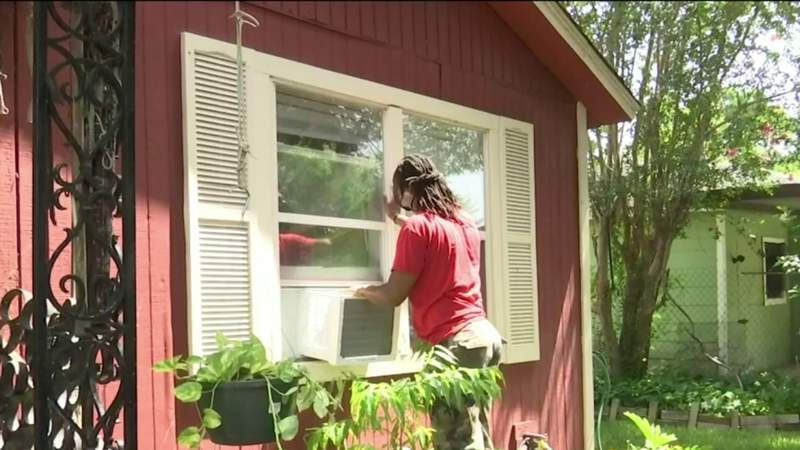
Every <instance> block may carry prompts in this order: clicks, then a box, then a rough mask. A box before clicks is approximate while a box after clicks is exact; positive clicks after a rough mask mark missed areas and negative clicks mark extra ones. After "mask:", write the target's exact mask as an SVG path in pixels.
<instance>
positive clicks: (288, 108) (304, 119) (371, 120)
mask: <svg viewBox="0 0 800 450" xmlns="http://www.w3.org/2000/svg"><path fill="white" fill-rule="evenodd" d="M277 113H278V190H279V192H280V194H279V195H280V199H279V200H280V201H279V203H280V211H281V212H288V213H296V214H310V215H315V216H328V217H342V218H349V219H364V220H376V221H382V220H383V215H382V214H383V213H382V207H383V204H382V195H383V134H382V112H381V111H380V110H377V109H373V108H368V107H364V106H356V105H349V104H344V103H343V102H341V101H338V100H334V99H330V98H324V97H320V96H314V97H310V96H308V95H305V94H303V95H299V94H296V93H293V92H289V91H282V92H279V93H278V103H277Z"/></svg>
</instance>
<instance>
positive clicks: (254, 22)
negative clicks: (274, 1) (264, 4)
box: [230, 1, 261, 28]
mask: <svg viewBox="0 0 800 450" xmlns="http://www.w3.org/2000/svg"><path fill="white" fill-rule="evenodd" d="M234 3H235V8H234V11H233V14H231V16H230V17H231V18H232V19H236V21H237V22H238V23H243V24H245V25H250V26H251V27H253V28H258V27H260V26H261V23H260V22H259V21H258V19H256V18H255V17H253V15H252V14H250V13H248V12H246V11H244V10H243V9H241V7H240V6H239V2H238V1H236V2H234Z"/></svg>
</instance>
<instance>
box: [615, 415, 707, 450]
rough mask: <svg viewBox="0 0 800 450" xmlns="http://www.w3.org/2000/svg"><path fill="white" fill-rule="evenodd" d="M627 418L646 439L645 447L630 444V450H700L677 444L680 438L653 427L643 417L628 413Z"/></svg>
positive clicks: (656, 426)
mask: <svg viewBox="0 0 800 450" xmlns="http://www.w3.org/2000/svg"><path fill="white" fill-rule="evenodd" d="M625 416H626V417H627V418H628V419H630V420H631V422H633V424H634V425H635V426H636V428H637V429H638V430H639V432H640V433H641V434H642V437H644V446H638V445H634V444H631V443H630V442H629V443H628V449H629V450H700V447H697V446H691V447H682V446H680V445H677V444H675V442H677V440H678V438H677V437H675V435H674V434H670V433H665V432H663V431H661V427H660V426H658V425H653V424H651V423H650V422H648V421H647V419H645V418H643V417H639V416H637V415H636V414H633V413H629V412H626V413H625Z"/></svg>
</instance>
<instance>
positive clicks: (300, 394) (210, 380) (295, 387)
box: [153, 334, 344, 449]
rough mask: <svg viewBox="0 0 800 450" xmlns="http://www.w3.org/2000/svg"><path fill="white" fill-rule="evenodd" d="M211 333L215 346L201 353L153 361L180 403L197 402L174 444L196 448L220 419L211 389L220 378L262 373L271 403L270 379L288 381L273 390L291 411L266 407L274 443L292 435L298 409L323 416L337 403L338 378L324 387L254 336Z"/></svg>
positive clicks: (339, 402)
mask: <svg viewBox="0 0 800 450" xmlns="http://www.w3.org/2000/svg"><path fill="white" fill-rule="evenodd" d="M216 339H217V347H218V349H217V351H216V352H214V353H212V354H210V355H208V356H206V357H201V356H188V357H184V356H176V357H174V358H169V359H166V360H164V361H161V362H159V363H157V364H155V366H154V368H153V369H154V370H155V371H156V372H164V373H171V374H173V375H174V376H175V378H176V380H177V381H178V383H179V384H177V386H176V388H175V397H176V398H177V399H178V400H180V401H181V402H184V403H194V404H195V406H196V407H197V412H198V415H199V418H200V425H199V426H189V427H186V428H184V429H183V430H182V431H181V432H180V434H179V435H178V443H179V444H181V445H184V446H187V447H189V448H198V447H199V446H200V443H201V442H202V440H203V438H204V437H205V435H206V433H207V430H210V429H214V428H217V427H219V426H221V425H222V417H221V416H220V414H219V413H218V412H217V411H215V410H214V394H215V391H216V389H217V387H218V386H219V385H220V384H222V383H226V382H231V381H246V380H259V379H263V380H264V381H265V382H266V386H267V388H266V389H264V391H265V392H264V395H265V396H267V397H268V400H269V402H268V403H267V404H268V405H275V404H276V403H275V402H273V392H275V391H277V388H276V386H275V385H274V384H273V383H275V382H277V381H278V380H280V381H282V382H283V383H286V384H288V385H289V386H290V387H289V388H288V389H287V390H286V391H284V392H280V391H278V392H279V393H280V396H281V398H282V400H281V402H282V403H283V404H285V405H290V406H296V408H289V410H290V411H291V412H290V413H288V414H283V415H282V416H281V417H279V415H278V414H279V411H278V410H276V408H273V410H272V411H270V413H271V414H272V415H273V419H274V420H273V426H274V427H275V436H276V444H277V446H278V448H279V449H282V446H281V440H292V439H294V437H295V436H296V435H297V432H298V429H299V421H298V417H297V416H298V414H300V413H301V412H303V411H305V410H307V409H309V408H312V409H313V410H314V412H315V414H316V415H317V416H318V417H319V418H320V419H323V418H326V417H328V416H329V415H331V414H332V413H333V412H334V411H335V410H337V409H342V406H341V405H342V393H343V392H344V381H343V380H339V381H336V382H334V385H335V386H333V387H332V388H331V389H326V388H325V387H324V386H323V385H321V384H320V383H318V382H316V381H314V380H313V379H312V378H310V377H309V376H308V374H307V373H306V371H305V370H304V369H303V368H302V367H300V366H299V365H298V364H296V363H294V362H292V361H288V360H284V361H279V362H273V361H270V360H269V358H267V352H266V349H265V348H264V345H263V344H262V343H261V342H260V341H259V340H258V338H256V337H255V336H252V337H251V338H250V339H249V340H246V341H234V340H229V339H227V338H225V337H224V336H223V335H222V334H218V335H217V337H216ZM209 390H210V393H211V404H210V407H209V408H205V409H203V410H202V411H201V410H200V407H199V406H198V401H199V400H200V398H201V397H202V395H203V393H204V392H208V391H209ZM331 392H336V393H337V394H336V395H334V394H332V393H331ZM292 403H294V405H291V404H292ZM277 409H280V408H277Z"/></svg>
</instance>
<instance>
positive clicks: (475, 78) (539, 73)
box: [0, 2, 583, 450]
mask: <svg viewBox="0 0 800 450" xmlns="http://www.w3.org/2000/svg"><path fill="white" fill-rule="evenodd" d="M8 5H10V6H8ZM243 7H244V8H245V9H246V10H247V11H249V12H250V13H252V14H253V15H254V16H255V17H256V18H257V19H258V20H259V21H260V22H261V27H260V28H258V29H251V28H246V30H245V39H244V44H245V45H246V46H248V47H251V48H254V49H256V50H258V51H262V52H267V53H271V54H274V55H278V56H281V57H285V58H289V59H293V60H297V61H301V62H304V63H308V64H312V65H315V66H319V67H324V68H327V69H331V70H335V71H337V72H342V73H345V74H349V75H353V76H357V77H360V78H365V79H368V80H372V81H376V82H379V83H384V84H388V85H391V86H395V87H398V88H402V89H406V90H409V91H413V92H417V93H420V94H424V95H428V96H431V97H435V98H439V99H443V100H447V101H451V102H454V103H458V104H462V105H466V106H470V107H473V108H476V109H481V110H484V111H488V112H491V113H495V114H500V115H504V116H508V117H512V118H515V119H519V120H523V121H527V122H532V123H533V124H534V127H535V132H534V133H535V136H534V141H535V164H536V217H537V230H538V236H537V251H538V255H537V257H538V260H539V261H540V263H539V269H538V276H539V309H540V310H539V318H540V319H539V320H540V326H541V332H540V336H541V344H540V345H541V360H540V361H537V362H532V363H525V364H517V365H513V366H506V367H505V368H504V371H505V375H506V387H505V392H504V396H503V399H502V401H501V402H500V403H499V404H498V406H497V407H496V408H495V410H494V411H495V412H494V418H493V427H494V435H495V439H496V442H495V443H496V445H497V446H498V447H501V448H506V447H510V446H511V439H512V427H513V426H514V425H515V424H517V423H520V422H531V423H530V424H529V425H532V426H531V428H532V429H535V430H537V431H540V432H544V433H547V434H549V436H550V441H551V444H552V446H553V447H554V448H558V449H570V450H574V449H579V448H581V447H582V426H583V423H582V406H581V349H580V344H581V339H580V329H581V327H580V316H581V314H580V299H579V292H580V289H579V285H578V283H579V279H580V274H579V256H578V199H577V184H578V183H577V162H576V158H575V149H576V132H575V126H576V119H575V117H576V115H575V104H576V100H575V99H574V98H573V97H572V96H571V95H569V94H568V92H567V91H566V90H565V89H564V87H563V86H562V85H561V84H560V83H559V82H558V80H557V79H555V78H554V77H553V76H552V74H550V73H549V72H548V71H547V70H546V69H545V68H544V67H543V66H542V65H541V64H540V63H539V62H538V61H537V60H536V59H535V57H534V56H533V55H532V54H531V52H530V51H529V50H528V49H527V48H526V47H525V45H524V44H523V43H522V42H521V41H520V40H519V39H517V38H516V36H515V35H514V34H513V33H512V32H511V31H510V30H509V29H508V28H507V27H506V26H505V24H504V23H503V22H502V21H501V19H500V18H499V17H498V16H497V15H496V14H495V12H494V10H493V9H492V8H491V7H490V6H489V5H488V4H486V3H482V2H460V3H459V2H428V3H422V2H402V3H400V2H391V3H389V2H375V3H372V2H363V3H359V2H335V3H326V2H243ZM26 8H27V7H26V6H25V4H24V3H3V4H2V6H0V45H2V47H0V48H3V49H6V48H12V49H13V50H11V51H10V52H9V53H6V50H4V57H5V58H4V60H3V64H6V65H7V64H9V61H12V63H11V64H12V66H13V71H12V76H11V77H10V78H11V79H12V81H11V83H14V84H13V86H14V89H12V90H14V91H15V92H16V95H17V96H18V97H19V98H18V99H12V100H11V102H12V105H10V107H12V111H14V115H13V117H10V118H9V117H0V192H3V193H4V194H3V195H2V196H0V218H1V219H0V239H2V241H0V244H1V245H0V247H2V248H3V250H4V252H3V253H2V254H0V286H2V287H11V286H17V285H21V286H22V287H26V288H30V267H31V266H30V264H31V263H30V261H31V252H30V215H29V213H27V211H30V199H31V189H30V187H31V178H30V144H29V142H30V136H31V134H30V133H31V130H30V126H29V125H28V124H27V122H26V121H25V120H24V119H23V117H24V115H26V114H27V111H26V108H27V103H26V102H27V100H28V99H29V98H30V92H31V91H30V74H29V73H27V71H25V70H23V68H25V67H26V66H25V64H26V63H25V61H24V45H25V44H24V43H25V35H24V32H23V30H24V24H25V20H26V14H27V11H26V10H25V9H26ZM232 8H233V4H232V2H193V3H179V2H139V3H137V6H136V12H137V18H136V19H137V29H136V33H137V42H136V55H135V57H136V105H135V106H136V144H137V167H136V170H137V189H138V193H137V196H138V197H137V213H138V215H137V233H138V234H137V254H138V257H139V261H138V263H137V272H138V277H137V280H138V286H137V290H138V292H137V301H138V305H137V314H138V321H139V327H138V346H139V351H138V357H139V359H138V369H137V370H138V380H139V384H138V389H139V392H138V395H139V402H138V405H139V421H138V424H139V448H142V449H159V450H161V449H176V448H177V445H176V444H175V435H176V428H177V427H179V426H180V425H182V424H183V422H186V421H187V420H190V418H191V417H192V414H193V411H192V410H190V409H188V408H185V407H183V406H176V404H175V401H174V400H173V397H172V382H171V380H170V379H169V378H168V377H166V376H164V375H158V374H154V373H153V372H152V370H151V369H150V368H151V367H152V364H153V363H154V362H156V361H158V360H160V359H162V358H165V357H167V356H170V355H173V354H177V353H183V352H185V351H186V348H187V333H186V330H187V324H186V317H187V313H186V289H185V276H186V273H185V251H186V247H185V242H184V219H183V207H184V206H183V179H182V177H183V162H182V138H181V134H182V119H181V78H180V41H179V39H180V33H181V32H183V31H189V32H193V33H196V34H200V35H204V36H209V37H212V38H216V39H222V40H225V41H229V42H233V38H234V29H233V23H232V21H231V20H230V19H229V16H230V14H231V12H232ZM6 24H11V26H7V25H6ZM9 35H10V36H11V37H9ZM8 55H12V56H8ZM3 69H4V70H6V71H8V70H9V69H7V68H6V67H3ZM6 86H8V85H6ZM6 92H8V90H6ZM6 100H7V102H8V101H9V98H8V97H7V99H6ZM10 155H13V156H10ZM6 192H12V193H13V195H11V196H8V195H5V193H6ZM9 197H13V199H10V198H9ZM6 274H8V275H6ZM293 447H294V448H302V447H303V444H302V442H301V440H299V439H298V440H297V441H296V442H294V443H293ZM204 448H206V449H210V448H215V446H213V445H210V444H208V445H205V447H204Z"/></svg>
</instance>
